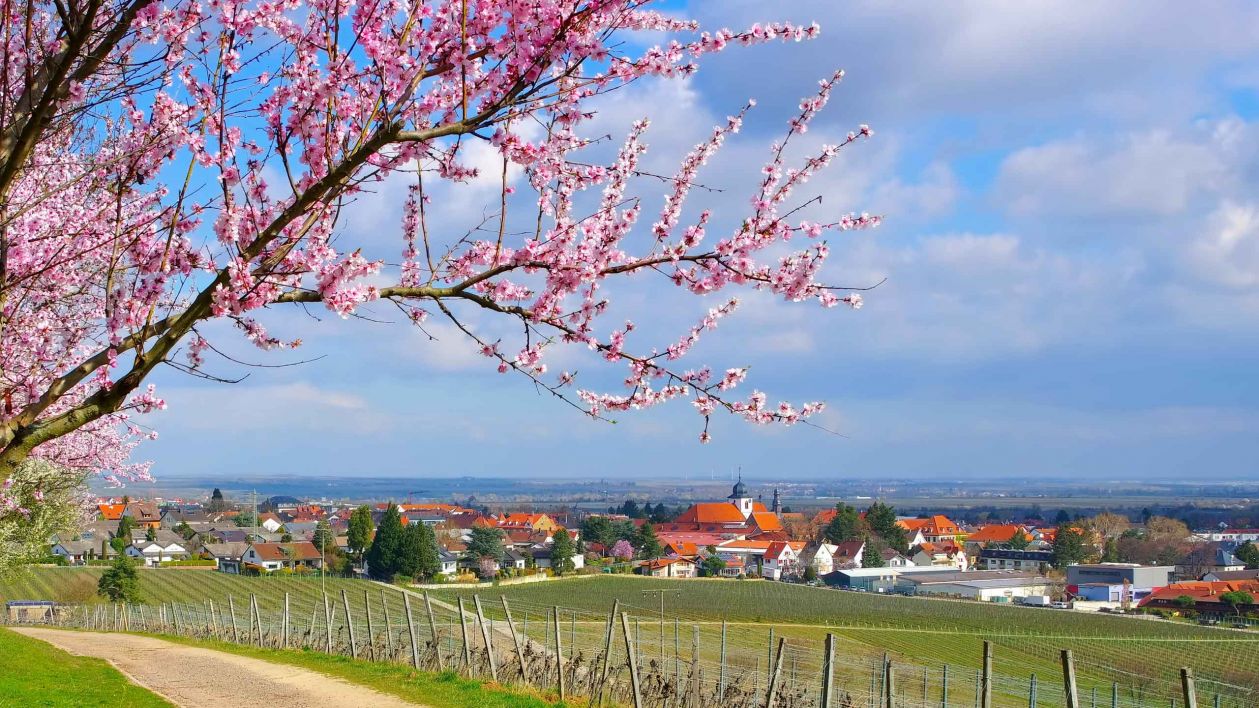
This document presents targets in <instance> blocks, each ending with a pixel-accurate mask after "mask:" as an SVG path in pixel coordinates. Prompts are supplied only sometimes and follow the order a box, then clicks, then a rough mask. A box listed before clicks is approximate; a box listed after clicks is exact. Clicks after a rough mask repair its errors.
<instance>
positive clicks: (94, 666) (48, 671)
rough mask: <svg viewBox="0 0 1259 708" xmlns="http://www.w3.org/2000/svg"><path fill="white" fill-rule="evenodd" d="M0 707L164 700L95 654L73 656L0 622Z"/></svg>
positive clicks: (141, 704)
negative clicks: (24, 635) (131, 680)
mask: <svg viewBox="0 0 1259 708" xmlns="http://www.w3.org/2000/svg"><path fill="white" fill-rule="evenodd" d="M0 657H2V658H0V707H3V708H10V707H12V708H19V707H20V708H31V707H32V706H100V707H102V708H103V707H105V706H115V707H117V708H123V707H124V706H126V707H128V708H131V707H134V708H156V707H157V706H169V705H170V703H167V702H166V701H164V700H162V699H161V698H159V697H158V696H156V695H154V694H153V693H150V692H149V691H146V690H145V689H143V688H140V687H139V686H137V685H135V684H133V683H131V682H130V681H128V680H127V677H125V676H123V675H122V674H121V673H119V672H118V670H117V669H115V668H114V667H112V666H110V665H109V663H108V662H106V661H103V660H101V659H93V658H89V657H83V656H74V655H73V654H69V653H66V652H64V651H62V650H60V649H57V648H55V647H53V646H52V645H51V644H48V643H46V642H41V641H39V640H38V639H30V638H29V637H23V636H22V635H20V634H17V633H16V632H10V631H9V630H7V629H4V628H3V627H0Z"/></svg>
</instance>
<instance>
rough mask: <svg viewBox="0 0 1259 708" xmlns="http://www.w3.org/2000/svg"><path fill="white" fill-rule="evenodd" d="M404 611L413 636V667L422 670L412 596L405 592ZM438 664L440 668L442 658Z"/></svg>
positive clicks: (408, 632) (403, 597) (403, 594)
mask: <svg viewBox="0 0 1259 708" xmlns="http://www.w3.org/2000/svg"><path fill="white" fill-rule="evenodd" d="M402 609H403V611H404V612H405V613H406V616H407V634H409V635H411V666H414V667H415V668H417V669H418V668H420V649H419V647H417V646H416V644H415V621H414V620H412V619H411V594H410V593H408V592H406V591H405V590H404V591H403V592H402ZM437 664H438V667H439V668H440V666H441V657H440V656H439V657H438V658H437Z"/></svg>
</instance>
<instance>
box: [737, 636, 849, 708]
mask: <svg viewBox="0 0 1259 708" xmlns="http://www.w3.org/2000/svg"><path fill="white" fill-rule="evenodd" d="M725 696H726V620H725V619H724V618H723V619H722V620H721V668H720V669H719V673H718V674H717V701H718V702H720V701H722V700H724V699H725ZM823 701H825V698H823ZM822 708H827V706H826V703H825V702H824V703H823V704H822Z"/></svg>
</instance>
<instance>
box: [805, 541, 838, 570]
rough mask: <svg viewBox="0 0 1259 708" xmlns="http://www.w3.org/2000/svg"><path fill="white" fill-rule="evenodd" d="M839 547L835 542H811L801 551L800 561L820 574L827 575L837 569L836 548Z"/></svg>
mask: <svg viewBox="0 0 1259 708" xmlns="http://www.w3.org/2000/svg"><path fill="white" fill-rule="evenodd" d="M837 548H839V546H836V545H835V544H833V543H826V542H825V541H823V542H822V543H810V544H809V545H807V546H805V547H804V550H803V551H801V552H800V563H801V565H803V566H804V567H806V568H812V569H813V570H814V572H816V573H817V574H818V575H826V574H827V573H829V572H831V571H832V570H835V550H836V549H837Z"/></svg>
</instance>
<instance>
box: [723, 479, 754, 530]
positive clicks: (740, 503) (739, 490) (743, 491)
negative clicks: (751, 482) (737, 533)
mask: <svg viewBox="0 0 1259 708" xmlns="http://www.w3.org/2000/svg"><path fill="white" fill-rule="evenodd" d="M727 498H728V499H729V500H730V503H731V504H734V505H735V506H736V507H738V508H739V513H741V514H743V518H745V519H746V518H748V517H749V516H751V515H752V497H751V495H749V494H748V486H747V485H746V484H744V483H743V472H742V471H740V472H739V481H738V482H735V483H734V489H733V490H732V491H731V493H730V496H729V497H727Z"/></svg>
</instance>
